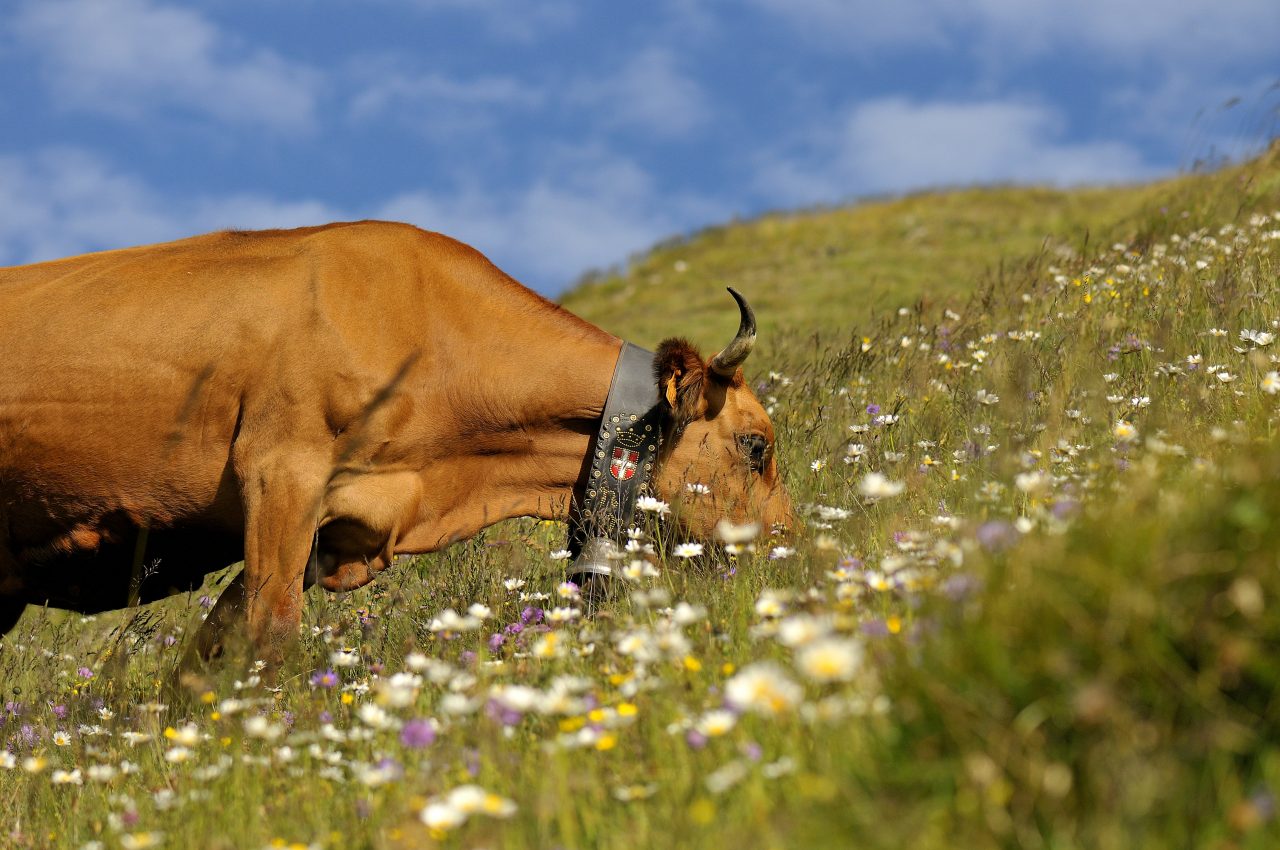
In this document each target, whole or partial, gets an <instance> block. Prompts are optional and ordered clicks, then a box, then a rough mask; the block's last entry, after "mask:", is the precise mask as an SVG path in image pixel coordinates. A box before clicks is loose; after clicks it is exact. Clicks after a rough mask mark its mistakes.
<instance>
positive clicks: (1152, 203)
mask: <svg viewBox="0 0 1280 850" xmlns="http://www.w3.org/2000/svg"><path fill="white" fill-rule="evenodd" d="M1277 199H1280V146H1275V145H1273V146H1272V148H1271V150H1270V151H1269V152H1267V153H1266V154H1264V155H1262V156H1261V157H1259V158H1257V159H1255V160H1253V161H1251V162H1248V163H1245V164H1243V165H1238V166H1234V167H1231V168H1226V169H1223V170H1220V171H1216V172H1213V173H1208V174H1195V175H1189V176H1183V177H1177V178H1173V179H1169V180H1163V181H1160V182H1157V183H1151V184H1146V185H1140V186H1122V187H1108V188H1088V189H1072V190H1061V189H1048V188H1011V187H1003V188H974V189H962V190H956V191H949V192H928V193H919V194H913V195H910V196H907V197H902V198H895V199H890V200H877V201H869V202H866V203H860V204H856V205H853V206H849V207H840V208H834V209H814V210H805V211H799V212H779V213H771V214H768V215H765V216H762V217H760V218H758V219H754V220H751V221H744V222H734V223H731V224H726V225H723V226H719V227H712V228H708V229H707V230H704V231H702V232H700V233H697V234H694V235H692V236H690V237H688V238H683V239H673V240H671V241H669V242H666V243H663V244H660V245H658V246H656V247H655V248H654V249H653V250H651V251H650V252H649V253H647V254H645V255H643V256H642V257H640V258H638V259H637V260H635V261H634V262H632V263H631V264H630V266H629V267H627V268H626V269H624V270H623V271H621V272H618V273H613V274H609V275H606V276H604V277H601V278H598V279H588V280H587V281H585V282H583V283H581V284H579V285H578V286H576V287H574V288H572V289H571V290H570V291H568V292H567V293H565V294H564V295H563V296H562V297H561V303H562V304H564V306H566V307H567V308H569V309H570V310H572V311H573V312H575V313H577V314H578V315H580V316H583V317H584V318H586V319H588V320H590V321H592V322H594V323H596V324H598V325H600V326H601V327H603V328H606V329H607V330H609V331H611V332H612V333H616V334H619V335H621V336H623V337H625V338H627V339H630V340H632V341H633V342H636V343H638V344H641V345H649V346H652V345H654V344H656V343H657V342H658V341H659V340H660V339H661V338H663V337H666V336H670V335H673V334H674V335H679V336H687V337H688V338H690V339H692V340H695V341H705V342H706V344H707V345H711V344H713V343H714V342H716V341H718V340H720V339H723V338H727V337H728V336H730V335H731V334H732V332H733V330H734V328H735V327H736V322H737V313H736V312H735V311H734V310H733V309H732V307H733V305H732V302H730V301H729V300H728V298H727V297H726V296H725V294H724V287H725V286H732V287H734V288H736V289H738V290H739V291H741V292H742V293H743V294H745V295H746V296H747V297H748V298H749V300H750V301H751V303H752V304H753V306H755V308H756V312H757V313H758V315H759V317H760V320H761V326H762V344H763V345H765V346H766V350H768V348H767V347H768V346H769V345H770V340H771V336H772V332H774V331H777V330H783V331H791V332H799V333H807V332H811V331H823V332H836V333H837V334H847V333H849V332H850V331H851V330H855V329H858V328H860V327H862V326H864V325H865V324H866V323H867V322H868V321H870V317H871V316H872V315H873V314H874V313H876V312H879V311H882V310H883V309H885V308H895V307H899V306H904V305H909V304H911V303H913V302H914V301H915V300H916V299H918V298H921V297H923V298H926V299H935V300H936V299H947V298H955V297H964V296H966V295H967V294H969V293H971V292H974V291H976V290H977V289H979V288H980V287H981V286H982V284H984V283H986V282H989V281H992V280H994V279H998V278H999V277H1000V276H1001V275H1002V274H1008V273H1010V272H1011V271H1012V270H1014V269H1016V268H1019V267H1021V266H1025V265H1026V263H1027V262H1028V261H1029V260H1031V259H1032V258H1034V257H1036V256H1037V255H1041V254H1043V255H1045V256H1046V257H1047V258H1048V259H1049V261H1050V262H1054V261H1057V262H1066V261H1068V260H1070V259H1072V258H1077V257H1079V256H1082V255H1089V254H1091V253H1093V251H1094V250H1096V249H1097V248H1098V247H1105V246H1106V245H1109V244H1111V243H1112V242H1116V241H1123V242H1126V243H1128V244H1141V243H1142V241H1143V239H1144V237H1145V236H1147V235H1149V234H1153V233H1161V232H1165V231H1168V230H1170V229H1176V228H1178V227H1180V226H1182V224H1183V223H1184V220H1185V219H1192V220H1195V221H1215V222H1225V221H1234V220H1238V218H1239V216H1240V215H1242V214H1247V213H1248V212H1250V211H1252V210H1254V209H1257V208H1267V209H1269V208H1270V207H1271V206H1274V204H1275V202H1276V200H1277Z"/></svg>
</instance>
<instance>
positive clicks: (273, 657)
mask: <svg viewBox="0 0 1280 850" xmlns="http://www.w3.org/2000/svg"><path fill="white" fill-rule="evenodd" d="M323 486H324V485H323V479H322V478H321V477H320V476H318V475H314V476H308V475H306V474H304V471H303V470H301V469H300V468H299V467H298V466H297V465H295V464H288V463H276V464H271V465H267V466H263V467H260V468H258V469H257V470H256V471H254V472H253V473H251V474H250V475H248V476H246V477H245V478H244V483H243V488H244V490H243V494H244V506H245V541H244V543H245V547H244V573H243V581H244V586H243V594H244V608H245V613H246V619H247V625H248V633H249V640H250V641H251V642H252V644H253V648H254V650H255V652H256V653H257V657H258V658H260V659H262V660H263V661H265V662H266V663H267V665H268V666H269V667H270V668H271V669H272V670H274V669H275V668H277V667H278V666H279V665H280V662H281V661H283V660H284V655H285V651H286V650H287V648H288V647H289V645H290V644H292V643H293V641H294V640H295V639H296V638H297V636H298V629H299V627H300V626H301V624H302V604H303V602H302V599H303V597H302V591H303V578H304V576H305V574H306V568H307V561H308V558H309V556H310V553H311V544H312V541H313V539H314V538H315V533H316V524H317V521H318V519H319V513H320V506H321V500H322V496H323Z"/></svg>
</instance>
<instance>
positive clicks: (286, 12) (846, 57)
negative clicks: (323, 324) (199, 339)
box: [0, 0, 1280, 294]
mask: <svg viewBox="0 0 1280 850" xmlns="http://www.w3.org/2000/svg"><path fill="white" fill-rule="evenodd" d="M1277 44H1280V3H1277V2H1275V0H1216V2H1213V1H1212V0H1194V2H1193V0H1166V2H1161V3H1156V2H1153V0H1073V2H1071V3H1067V2H1034V1H1033V0H895V1H894V2H874V3H871V2H861V0H849V2H841V0H701V1H699V0H649V2H646V3H616V2H586V0H582V1H581V2H567V0H186V2H178V0H9V2H6V3H5V4H4V6H3V11H0V79H3V80H4V84H3V86H0V127H3V128H4V129H3V132H2V133H0V264H4V263H22V262H30V261H35V260H40V259H48V258H52V257H56V256H62V255H66V254H71V253H77V252H81V251H88V250H96V249H102V248H111V247H121V246H125V245H132V244H140V243H145V242H155V241H161V240H165V239H170V238H177V237H181V236H185V235H190V234H194V233H199V232H204V231H208V230H214V229H218V228H225V227H246V228H248V227H267V226H294V225H301V224H314V223H320V222H325V221H331V220H338V219H351V218H365V217H379V218H393V219H399V220H405V221H411V222H413V223H415V224H419V225H421V226H423V227H426V228H429V229H433V230H440V231H442V232H445V233H448V234H450V235H453V236H457V237H459V238H461V239H463V240H465V241H468V242H470V243H472V244H474V245H475V246H476V247H478V248H480V249H481V250H482V251H484V252H485V253H486V254H488V255H489V256H490V257H491V258H492V259H494V261H495V262H497V263H498V264H499V265H501V266H502V267H503V268H505V269H506V270H507V271H508V272H510V273H511V274H513V275H514V276H515V277H517V278H518V279H520V280H522V281H524V282H525V283H527V284H529V285H530V286H533V287H534V288H536V289H538V290H540V291H543V292H546V293H550V294H554V293H556V292H557V291H560V290H561V289H563V288H564V287H565V286H567V285H569V284H570V283H572V282H573V281H574V280H575V279H576V278H578V276H579V275H580V274H582V273H583V272H584V271H586V270H588V269H591V268H601V267H607V266H611V265H614V264H618V263H622V262H625V260H626V258H627V257H628V256H629V255H631V254H633V253H635V252H639V251H642V250H643V249H645V248H647V247H648V246H650V245H651V244H653V243H654V242H656V241H658V240H660V239H662V238H664V237H667V236H670V235H674V234H679V233H684V232H688V231H690V230H693V229H696V228H699V227H702V226H705V225H709V224H715V223H719V222H722V221H725V220H728V219H731V218H733V217H746V216H752V215H756V214H759V213H761V212H763V211H767V210H771V209H778V208H791V207H798V206H806V205H813V204H820V203H831V202H838V201H842V200H847V199H850V198H854V197H859V196H865V195H869V194H878V193H891V192H901V191H908V190H912V189H918V188H923V187H930V186H939V185H958V184H969V183H986V182H1005V181H1018V182H1040V183H1056V184H1062V185H1071V184H1077V183H1085V182H1104V181H1106V182H1110V181H1127V180H1138V179H1145V178H1150V177H1154V176H1158V175H1163V174H1168V173H1172V172H1176V171H1178V170H1180V169H1186V168H1188V167H1190V166H1191V165H1192V164H1193V163H1194V161H1195V160H1196V159H1197V158H1203V157H1206V156H1209V155H1231V156H1240V155H1243V154H1245V153H1248V152H1250V151H1254V150H1257V149H1258V148H1259V147H1260V146H1261V145H1263V144H1264V143H1265V142H1266V140H1267V139H1268V138H1270V137H1272V136H1274V135H1275V134H1276V132H1277V126H1278V120H1277V112H1276V110H1277V105H1278V104H1280V96H1278V95H1277V90H1276V89H1275V88H1274V86H1275V84H1276V83H1277V81H1280V50H1278V49H1277V48H1276V45H1277ZM1231 98H1240V99H1241V102H1240V103H1238V104H1236V105H1234V106H1230V107H1228V106H1225V104H1227V103H1228V101H1229V100H1230V99H1231Z"/></svg>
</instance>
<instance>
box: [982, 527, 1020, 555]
mask: <svg viewBox="0 0 1280 850" xmlns="http://www.w3.org/2000/svg"><path fill="white" fill-rule="evenodd" d="M974 536H975V537H977V538H978V543H980V544H981V545H982V548H984V549H986V550H987V551H988V552H1003V551H1004V550H1006V549H1008V548H1009V547H1010V546H1012V545H1013V544H1015V543H1017V542H1018V532H1017V529H1015V528H1014V527H1013V526H1012V525H1010V524H1009V523H1007V522H1005V521H1004V520H999V519H997V520H992V521H990V522H984V523H983V524H982V525H980V526H978V530H977V531H976V532H975V533H974Z"/></svg>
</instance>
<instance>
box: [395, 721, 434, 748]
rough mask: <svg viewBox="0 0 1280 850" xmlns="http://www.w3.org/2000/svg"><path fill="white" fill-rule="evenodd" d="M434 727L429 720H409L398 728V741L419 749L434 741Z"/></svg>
mask: <svg viewBox="0 0 1280 850" xmlns="http://www.w3.org/2000/svg"><path fill="white" fill-rule="evenodd" d="M435 740H436V727H435V724H434V723H432V722H431V721H430V720H410V721H409V722H408V723H406V724H404V726H403V727H401V729H400V743H401V744H404V745H405V746H406V747H408V748H409V749H411V750H421V749H423V748H424V747H429V746H431V745H432V744H434V743H435Z"/></svg>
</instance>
